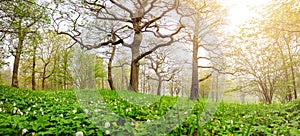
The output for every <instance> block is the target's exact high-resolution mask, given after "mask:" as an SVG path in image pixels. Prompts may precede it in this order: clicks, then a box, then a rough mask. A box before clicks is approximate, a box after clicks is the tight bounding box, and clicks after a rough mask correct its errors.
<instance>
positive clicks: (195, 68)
mask: <svg viewBox="0 0 300 136" xmlns="http://www.w3.org/2000/svg"><path fill="white" fill-rule="evenodd" d="M197 40H198V38H197V36H195V35H194V37H193V64H192V86H191V94H190V99H193V100H195V99H198V98H199V94H198V91H199V83H198V78H199V77H198V49H199V47H198V42H197Z"/></svg>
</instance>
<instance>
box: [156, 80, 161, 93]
mask: <svg viewBox="0 0 300 136" xmlns="http://www.w3.org/2000/svg"><path fill="white" fill-rule="evenodd" d="M157 81H158V86H157V93H156V94H157V95H161V84H162V79H161V77H160V76H158V80H157Z"/></svg>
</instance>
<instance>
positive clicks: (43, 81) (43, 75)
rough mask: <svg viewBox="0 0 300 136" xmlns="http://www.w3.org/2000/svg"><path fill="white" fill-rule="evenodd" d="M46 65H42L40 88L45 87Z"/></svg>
mask: <svg viewBox="0 0 300 136" xmlns="http://www.w3.org/2000/svg"><path fill="white" fill-rule="evenodd" d="M47 65H48V64H45V65H44V68H43V73H42V90H44V89H45V81H46V70H47Z"/></svg>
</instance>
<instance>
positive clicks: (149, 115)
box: [0, 86, 300, 136]
mask: <svg viewBox="0 0 300 136" xmlns="http://www.w3.org/2000/svg"><path fill="white" fill-rule="evenodd" d="M97 92H99V93H100V94H101V95H102V96H103V97H102V99H101V100H102V101H103V102H105V103H106V106H105V107H104V106H103V105H100V104H97V103H99V102H98V101H96V100H95V101H93V102H91V101H89V104H90V105H93V104H94V105H97V106H98V108H94V107H92V108H91V109H88V108H87V109H86V108H82V106H80V101H78V99H77V97H76V93H75V90H45V91H39V90H38V91H32V90H25V89H17V88H12V87H7V86H0V94H1V95H0V122H1V123H0V135H32V134H34V135H75V134H76V133H77V132H82V133H83V134H84V135H159V133H158V132H160V131H161V130H160V129H165V128H164V127H161V128H160V127H158V128H157V125H158V124H155V125H153V128H145V127H143V125H142V124H143V123H149V122H152V121H154V120H156V119H159V118H162V117H164V115H165V114H166V113H168V112H170V111H171V110H172V109H174V108H176V106H174V104H175V103H176V101H177V100H178V99H179V98H176V97H168V96H162V97H156V96H154V95H146V94H136V93H134V94H133V92H128V91H122V93H117V92H116V91H109V90H97ZM121 96H122V97H121ZM134 101H136V102H139V103H138V104H134V103H131V102H134ZM204 107H205V100H200V101H199V102H198V103H197V104H196V105H195V106H194V107H193V108H192V109H191V110H190V111H187V112H186V115H187V118H186V119H185V120H183V121H182V123H181V124H179V125H176V126H175V127H174V128H173V129H172V131H171V132H170V133H168V135H287V136H289V135H299V134H300V113H299V111H300V101H299V100H295V101H294V102H291V103H288V104H276V103H274V104H271V105H263V104H237V103H226V102H221V103H219V105H218V109H217V111H216V112H215V113H214V114H213V116H212V117H211V118H203V117H202V116H201V113H202V111H203V108H204ZM104 108H106V109H110V111H111V112H112V113H114V114H113V115H118V116H120V117H122V118H123V119H122V118H115V120H114V119H107V120H113V121H106V120H105V118H110V117H111V118H114V116H102V117H101V116H100V117H101V120H99V119H100V118H93V117H94V115H101V114H104V113H102V111H105V110H103V109H104ZM177 110H180V108H178V109H177ZM105 114H107V113H105ZM174 116H179V114H176V113H174ZM180 116H183V115H180ZM97 117H98V116H97ZM97 119H98V121H99V122H98V123H99V124H97V123H95V120H96V121H97ZM162 119H164V118H162ZM125 120H127V121H125ZM201 121H207V123H205V124H204V123H201ZM201 124H204V125H201ZM162 125H163V124H162ZM97 126H103V128H107V129H108V130H109V131H106V130H103V129H101V128H99V127H97ZM150 127H151V126H150ZM154 127H156V128H154ZM149 129H155V131H149Z"/></svg>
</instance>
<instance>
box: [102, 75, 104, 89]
mask: <svg viewBox="0 0 300 136" xmlns="http://www.w3.org/2000/svg"><path fill="white" fill-rule="evenodd" d="M101 82H102V83H101V86H102V89H104V77H102V80H101Z"/></svg>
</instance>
